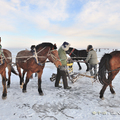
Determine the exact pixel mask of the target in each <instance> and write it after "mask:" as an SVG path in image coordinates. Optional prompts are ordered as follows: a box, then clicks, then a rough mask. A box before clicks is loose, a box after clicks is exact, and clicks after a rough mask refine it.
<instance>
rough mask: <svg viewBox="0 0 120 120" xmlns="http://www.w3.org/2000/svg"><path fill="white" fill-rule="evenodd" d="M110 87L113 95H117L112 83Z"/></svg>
mask: <svg viewBox="0 0 120 120" xmlns="http://www.w3.org/2000/svg"><path fill="white" fill-rule="evenodd" d="M109 87H110V92H111V93H112V94H115V91H114V89H113V86H112V82H111V84H110V85H109Z"/></svg>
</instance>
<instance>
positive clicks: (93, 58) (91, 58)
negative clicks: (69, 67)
mask: <svg viewBox="0 0 120 120" xmlns="http://www.w3.org/2000/svg"><path fill="white" fill-rule="evenodd" d="M85 62H87V63H89V64H91V65H95V64H97V63H98V60H97V53H96V52H95V51H94V50H93V49H92V50H90V51H89V52H88V55H87V58H86V60H85Z"/></svg>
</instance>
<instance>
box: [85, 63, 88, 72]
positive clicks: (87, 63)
mask: <svg viewBox="0 0 120 120" xmlns="http://www.w3.org/2000/svg"><path fill="white" fill-rule="evenodd" d="M85 64H86V66H87V70H86V71H89V64H88V63H85Z"/></svg>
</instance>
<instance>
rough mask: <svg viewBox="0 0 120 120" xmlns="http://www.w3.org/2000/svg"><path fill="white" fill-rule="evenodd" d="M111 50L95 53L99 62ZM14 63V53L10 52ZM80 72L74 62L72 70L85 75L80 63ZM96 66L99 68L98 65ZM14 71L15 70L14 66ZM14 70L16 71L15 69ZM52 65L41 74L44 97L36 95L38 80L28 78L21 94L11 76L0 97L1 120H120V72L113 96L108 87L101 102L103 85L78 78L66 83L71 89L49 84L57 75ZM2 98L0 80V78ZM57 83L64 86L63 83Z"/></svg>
mask: <svg viewBox="0 0 120 120" xmlns="http://www.w3.org/2000/svg"><path fill="white" fill-rule="evenodd" d="M111 51H113V50H112V49H101V51H100V52H99V51H98V50H97V55H98V60H100V58H101V57H102V56H103V54H104V53H108V52H111ZM11 52H12V54H13V60H14V57H15V55H16V52H17V51H16V50H11ZM81 66H82V70H80V71H79V70H78V66H77V63H74V64H73V71H74V72H80V73H83V74H87V75H89V72H87V73H86V66H85V64H84V63H81ZM98 67H99V66H98ZM14 68H15V67H14ZM15 69H16V68H15ZM56 70H57V69H56V67H55V66H54V64H53V63H46V65H45V68H44V71H43V74H42V90H43V93H44V95H43V96H40V95H39V94H38V90H37V89H38V85H37V82H38V80H37V77H35V76H34V77H33V79H30V81H29V83H28V85H27V92H26V93H23V92H22V89H21V88H20V85H19V82H20V81H19V77H18V76H16V75H14V74H12V75H11V86H10V88H8V89H7V99H5V100H3V99H2V97H1V98H0V120H88V119H89V120H113V119H114V120H119V119H120V80H119V79H120V73H118V74H117V75H116V77H115V79H114V80H113V87H114V90H115V92H116V94H115V95H112V94H111V93H110V90H109V87H108V88H107V89H106V91H105V94H104V100H101V99H100V98H99V92H100V90H101V88H102V85H101V84H100V83H99V82H98V81H96V82H94V83H92V82H93V79H92V78H87V77H82V76H81V77H80V78H79V79H78V80H77V81H76V82H75V83H71V81H69V80H68V84H69V86H71V87H72V88H71V89H70V90H65V89H63V87H62V88H55V87H54V82H51V81H50V77H51V75H52V73H56ZM0 81H1V84H0V91H1V96H2V89H3V87H2V79H1V78H0ZM60 84H61V85H62V86H63V84H62V81H61V82H60Z"/></svg>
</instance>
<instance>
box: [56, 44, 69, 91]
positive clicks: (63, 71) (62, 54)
mask: <svg viewBox="0 0 120 120" xmlns="http://www.w3.org/2000/svg"><path fill="white" fill-rule="evenodd" d="M69 46H70V44H69V43H68V42H64V43H63V44H62V46H61V47H60V48H59V50H58V55H59V57H60V60H61V63H62V66H61V67H59V68H57V75H56V81H55V87H62V86H59V82H60V78H61V77H62V79H63V85H64V89H70V88H71V87H70V86H68V82H67V74H66V72H67V55H66V52H65V51H67V50H68V49H69Z"/></svg>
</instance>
